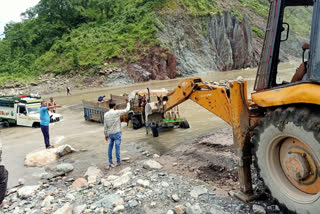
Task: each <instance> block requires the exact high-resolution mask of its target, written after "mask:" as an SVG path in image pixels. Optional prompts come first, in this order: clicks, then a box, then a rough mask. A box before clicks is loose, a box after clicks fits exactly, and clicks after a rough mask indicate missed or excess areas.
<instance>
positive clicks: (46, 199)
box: [41, 195, 54, 207]
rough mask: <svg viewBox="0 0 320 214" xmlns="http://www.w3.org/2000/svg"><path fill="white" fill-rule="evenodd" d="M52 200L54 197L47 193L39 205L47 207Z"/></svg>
mask: <svg viewBox="0 0 320 214" xmlns="http://www.w3.org/2000/svg"><path fill="white" fill-rule="evenodd" d="M53 200H54V197H53V196H51V195H48V196H47V197H45V199H44V200H43V201H42V203H41V206H42V207H49V206H50V204H51V202H52V201H53Z"/></svg>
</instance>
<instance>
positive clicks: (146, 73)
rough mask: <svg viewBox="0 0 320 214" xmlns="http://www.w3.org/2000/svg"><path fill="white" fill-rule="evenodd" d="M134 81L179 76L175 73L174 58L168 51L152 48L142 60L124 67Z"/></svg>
mask: <svg viewBox="0 0 320 214" xmlns="http://www.w3.org/2000/svg"><path fill="white" fill-rule="evenodd" d="M126 70H127V71H128V74H129V75H130V77H131V78H132V79H134V81H136V82H142V81H148V80H164V79H174V78H176V77H177V76H179V75H180V73H179V72H178V71H177V60H176V57H175V56H174V55H173V54H172V53H170V52H169V51H168V50H166V49H163V48H160V47H154V48H152V49H151V50H150V51H149V54H148V56H146V57H145V58H144V59H142V60H140V61H138V62H135V63H131V64H129V65H127V66H126Z"/></svg>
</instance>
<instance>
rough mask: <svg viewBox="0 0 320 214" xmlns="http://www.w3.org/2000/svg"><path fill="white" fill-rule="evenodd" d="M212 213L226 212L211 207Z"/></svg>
mask: <svg viewBox="0 0 320 214" xmlns="http://www.w3.org/2000/svg"><path fill="white" fill-rule="evenodd" d="M210 213H214V214H225V212H224V211H222V210H219V209H217V208H215V207H211V208H210Z"/></svg>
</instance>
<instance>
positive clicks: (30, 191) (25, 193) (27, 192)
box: [18, 185, 39, 198]
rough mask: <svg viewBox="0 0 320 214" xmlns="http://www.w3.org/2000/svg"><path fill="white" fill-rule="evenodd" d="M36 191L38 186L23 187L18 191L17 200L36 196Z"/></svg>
mask: <svg viewBox="0 0 320 214" xmlns="http://www.w3.org/2000/svg"><path fill="white" fill-rule="evenodd" d="M38 189H39V185H33V186H24V187H22V188H20V189H18V196H19V198H29V197H32V196H34V195H35V194H36V192H37V190H38Z"/></svg>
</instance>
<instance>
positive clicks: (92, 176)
mask: <svg viewBox="0 0 320 214" xmlns="http://www.w3.org/2000/svg"><path fill="white" fill-rule="evenodd" d="M102 176H103V174H102V171H101V170H100V169H99V168H97V167H94V166H90V167H89V168H88V169H87V172H86V173H85V175H84V177H87V178H88V183H89V184H92V183H96V182H97V181H98V179H100V178H101V177H102Z"/></svg>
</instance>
